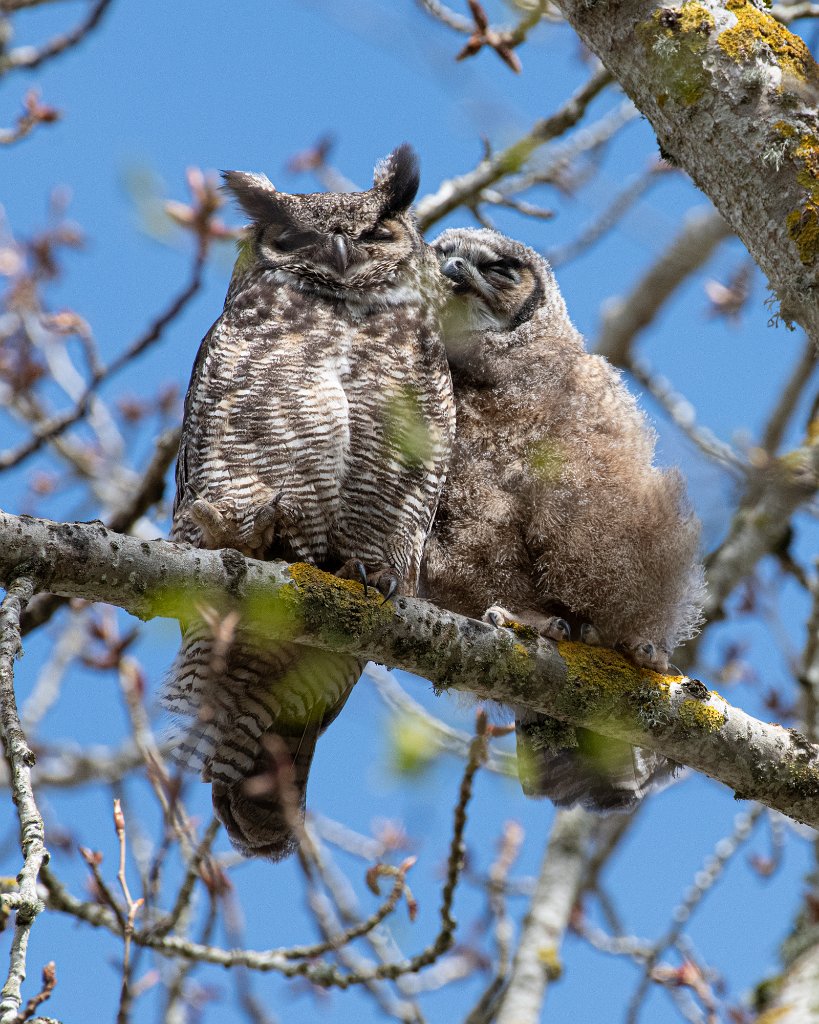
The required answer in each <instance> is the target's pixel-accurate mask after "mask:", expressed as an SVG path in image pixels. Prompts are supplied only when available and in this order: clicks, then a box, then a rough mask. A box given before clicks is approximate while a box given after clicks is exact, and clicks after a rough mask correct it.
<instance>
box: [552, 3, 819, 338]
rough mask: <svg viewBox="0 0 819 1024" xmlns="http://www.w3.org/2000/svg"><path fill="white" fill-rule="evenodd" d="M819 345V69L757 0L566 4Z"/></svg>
mask: <svg viewBox="0 0 819 1024" xmlns="http://www.w3.org/2000/svg"><path fill="white" fill-rule="evenodd" d="M558 6H559V7H560V9H561V11H562V12H563V14H564V15H565V16H566V18H567V20H568V21H569V22H570V23H571V25H572V26H573V28H574V29H575V30H576V32H577V34H578V35H579V36H580V38H581V39H582V41H583V42H584V43H585V44H586V46H588V47H589V48H590V49H591V50H592V51H593V52H594V53H596V54H597V56H598V57H599V58H600V60H601V61H602V62H603V64H604V65H605V66H606V68H607V69H608V70H609V71H610V72H611V74H612V75H613V76H614V77H615V78H616V79H617V81H618V82H619V83H620V84H621V85H622V87H623V88H624V90H625V91H626V93H627V94H628V95H629V96H630V97H631V98H632V99H633V100H634V102H635V104H636V105H637V106H638V107H639V109H640V110H641V111H642V112H643V114H645V115H646V117H647V118H648V119H649V121H650V122H651V124H652V127H653V128H654V131H655V132H656V133H657V138H658V139H659V142H660V145H661V146H662V148H663V150H664V151H665V152H666V153H668V154H670V156H671V157H672V158H673V159H674V160H675V161H676V163H678V164H679V165H680V166H681V167H682V168H683V169H684V170H685V171H687V172H688V174H689V175H690V176H691V178H692V179H693V180H694V182H695V184H696V185H698V186H699V187H700V188H701V189H702V190H703V191H704V192H705V193H706V195H708V196H709V198H710V199H711V200H712V202H713V203H714V205H715V206H716V208H717V209H718V210H719V212H720V213H721V214H722V216H723V217H724V218H725V220H726V221H727V222H728V224H729V225H730V226H731V228H732V229H733V230H734V231H735V232H736V233H737V234H738V235H739V237H740V238H741V239H742V241H743V242H744V243H745V245H746V246H747V248H748V250H749V252H750V253H751V255H752V256H753V257H754V259H755V260H756V261H757V263H758V264H759V266H760V267H761V268H762V270H763V271H764V272H765V273H766V274H767V276H768V280H769V281H770V283H771V286H772V287H773V289H774V290H775V292H776V293H777V295H778V297H779V298H780V300H781V310H782V314H783V315H784V316H785V317H786V318H788V319H792V320H795V321H797V322H799V323H800V324H802V326H804V327H805V329H806V330H807V331H808V333H809V334H810V335H811V337H813V339H814V340H815V341H817V342H819V302H817V298H816V297H817V285H818V284H819V186H817V167H819V114H817V108H816V92H817V88H819V67H817V65H816V64H815V63H814V60H813V58H812V57H811V55H810V51H809V50H808V47H807V46H806V45H805V43H804V42H803V40H801V39H800V38H799V37H798V36H795V35H792V34H791V33H790V32H789V31H788V30H787V29H786V28H784V27H783V26H782V25H781V24H780V23H779V22H777V21H776V20H775V19H774V18H773V17H771V15H770V14H768V13H766V12H765V11H762V10H760V9H759V8H758V7H757V6H755V5H754V4H753V3H751V2H750V0H724V2H721V0H682V2H678V0H674V2H671V3H661V2H658V0H624V2H622V3H618V4H610V3H605V2H603V3H588V2H587V0H559V4H558Z"/></svg>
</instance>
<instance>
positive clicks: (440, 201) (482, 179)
mask: <svg viewBox="0 0 819 1024" xmlns="http://www.w3.org/2000/svg"><path fill="white" fill-rule="evenodd" d="M611 81H612V79H611V76H610V75H609V73H608V72H607V71H605V70H603V69H599V70H597V71H595V73H594V74H593V75H592V77H591V78H590V79H589V80H588V82H586V84H585V85H583V86H582V87H581V88H580V89H578V91H577V92H576V93H575V94H574V95H573V96H572V97H571V98H570V99H569V100H567V102H566V103H565V104H564V105H563V106H562V107H561V108H560V110H558V111H557V112H556V113H554V114H552V116H551V117H547V118H544V119H543V120H542V121H538V122H537V123H536V124H535V126H534V127H533V128H532V130H531V131H530V132H529V133H528V134H527V135H524V136H523V138H521V139H518V141H517V142H515V143H513V144H512V145H511V146H508V147H507V148H506V149H503V150H501V152H500V153H496V154H495V155H493V156H488V157H486V158H485V159H484V160H482V161H481V162H480V163H479V164H478V166H477V167H476V168H475V169H474V170H472V171H469V172H468V173H467V174H462V175H461V176H460V177H457V178H450V179H449V180H448V181H445V182H443V183H442V184H441V185H440V186H439V188H438V191H437V192H436V193H434V194H433V195H429V196H425V197H424V198H423V199H422V200H421V201H420V202H419V203H418V206H417V208H416V212H417V215H418V223H419V225H420V227H421V229H422V230H426V229H427V228H429V227H431V226H432V225H433V224H435V223H436V222H437V221H439V220H441V219H442V218H443V217H445V216H446V215H447V214H448V213H451V212H452V211H453V210H455V209H456V208H457V207H459V206H463V205H467V206H468V205H469V204H470V203H473V204H474V203H475V202H476V201H477V200H478V198H479V197H480V193H481V191H482V190H483V189H485V188H487V187H488V186H490V185H494V184H495V182H496V181H499V180H500V179H501V178H503V177H505V176H506V175H508V174H512V173H514V172H515V171H518V170H520V168H521V167H522V166H523V164H524V163H525V162H526V161H527V160H528V159H529V157H530V156H531V155H532V153H534V151H535V150H536V149H538V148H539V147H540V146H543V145H544V144H545V143H547V142H550V141H551V140H552V139H555V138H557V137H558V136H560V135H563V134H564V132H567V131H568V130H569V128H572V127H573V126H574V125H575V124H577V122H578V121H579V120H580V118H581V117H582V116H583V114H584V113H585V111H586V108H587V107H588V105H589V104H590V103H591V101H592V100H593V99H594V98H595V96H597V95H598V94H599V93H600V92H601V91H602V90H603V89H604V88H605V87H606V86H607V85H608V84H609V83H610V82H611Z"/></svg>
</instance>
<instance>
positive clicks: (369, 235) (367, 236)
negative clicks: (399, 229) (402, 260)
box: [358, 224, 395, 242]
mask: <svg viewBox="0 0 819 1024" xmlns="http://www.w3.org/2000/svg"><path fill="white" fill-rule="evenodd" d="M394 239H395V235H394V234H393V233H392V231H390V229H389V228H388V227H386V226H385V225H384V224H376V225H375V227H374V228H370V229H369V231H362V232H361V234H360V235H359V236H358V240H359V242H392V241H393V240H394Z"/></svg>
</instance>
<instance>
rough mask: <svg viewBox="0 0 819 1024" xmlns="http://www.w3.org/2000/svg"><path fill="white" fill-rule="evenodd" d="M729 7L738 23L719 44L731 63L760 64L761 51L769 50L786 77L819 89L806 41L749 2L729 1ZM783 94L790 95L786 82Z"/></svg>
mask: <svg viewBox="0 0 819 1024" xmlns="http://www.w3.org/2000/svg"><path fill="white" fill-rule="evenodd" d="M727 7H728V10H729V11H731V12H732V13H733V14H734V15H735V16H736V19H737V23H736V25H733V26H732V27H731V28H727V29H725V30H724V31H723V32H720V34H719V36H718V37H717V43H718V44H719V46H720V47H721V48H722V50H723V51H724V52H725V53H726V54H727V55H728V56H729V57H730V58H731V60H733V61H736V63H738V64H741V63H745V62H746V61H754V60H757V59H758V58H759V56H760V52H761V49H760V48H761V47H766V48H767V49H768V50H769V51H770V52H771V54H773V57H774V59H775V60H776V63H777V64H778V66H779V67H780V69H781V70H782V72H783V74H784V75H792V76H793V77H794V78H797V79H799V80H800V81H802V82H810V83H811V84H813V85H815V86H817V87H819V66H817V64H816V61H814V59H813V57H812V56H811V53H810V50H809V49H808V47H807V44H806V43H805V42H804V40H802V39H800V38H799V36H796V35H794V34H793V33H792V32H789V31H788V30H787V29H786V28H785V26H784V25H780V23H779V22H778V21H776V19H775V18H772V17H771V15H770V14H766V13H765V12H764V11H760V10H759V8H757V7H754V6H753V4H751V3H748V0H728V4H727ZM780 91H787V82H786V81H783V82H782V85H781V86H780Z"/></svg>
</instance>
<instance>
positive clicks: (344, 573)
mask: <svg viewBox="0 0 819 1024" xmlns="http://www.w3.org/2000/svg"><path fill="white" fill-rule="evenodd" d="M336 576H338V578H339V579H340V580H358V581H359V583H360V584H361V586H362V587H363V588H364V596H365V597H368V596H369V589H368V586H367V584H368V582H369V581H368V579H367V567H366V566H365V565H364V563H363V562H362V561H361V559H360V558H348V559H347V561H346V562H345V563H344V565H342V567H341V568H340V569H338V570H337V571H336Z"/></svg>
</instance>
